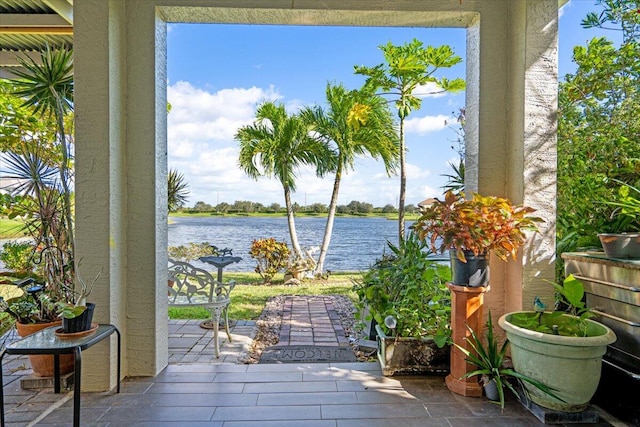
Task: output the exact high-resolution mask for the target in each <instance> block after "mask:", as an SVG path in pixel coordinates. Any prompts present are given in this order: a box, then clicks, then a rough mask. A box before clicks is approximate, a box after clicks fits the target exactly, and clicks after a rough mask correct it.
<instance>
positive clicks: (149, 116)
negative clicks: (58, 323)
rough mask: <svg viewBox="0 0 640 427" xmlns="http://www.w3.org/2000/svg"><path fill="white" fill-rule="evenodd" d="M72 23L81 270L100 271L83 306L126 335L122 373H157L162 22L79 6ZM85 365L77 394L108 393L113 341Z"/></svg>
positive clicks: (162, 236)
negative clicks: (92, 305)
mask: <svg viewBox="0 0 640 427" xmlns="http://www.w3.org/2000/svg"><path fill="white" fill-rule="evenodd" d="M140 3H142V4H143V5H142V6H140V7H135V6H136V5H139V4H140ZM74 16H75V18H74V20H75V34H76V35H75V39H74V53H75V110H76V224H77V233H76V236H77V249H78V255H79V258H81V259H82V262H81V272H82V275H83V277H84V278H85V279H90V278H92V277H93V275H95V273H96V272H97V271H101V274H100V277H99V280H98V282H97V283H96V286H95V288H94V291H93V293H92V294H91V296H90V298H89V300H90V301H93V302H96V303H97V307H96V312H95V316H96V317H95V318H96V320H97V321H99V322H103V323H107V322H108V323H113V324H115V325H116V326H117V327H118V328H119V329H120V331H121V332H122V336H123V351H122V353H123V354H122V357H123V359H122V360H123V372H122V374H123V376H146V375H155V374H156V373H158V372H159V371H160V370H161V369H162V368H164V366H166V363H167V340H168V335H167V306H166V304H167V301H166V293H164V294H163V293H162V292H163V290H164V292H166V284H165V287H164V288H162V287H160V286H158V284H159V283H162V282H163V280H164V282H165V283H166V251H167V234H166V228H167V213H166V209H167V207H166V206H167V202H166V186H165V185H162V184H160V183H163V182H166V91H165V90H164V88H165V83H164V78H165V71H164V70H165V69H166V66H165V62H166V61H165V54H164V41H163V40H164V39H165V36H166V34H165V24H164V22H160V23H159V24H158V26H157V28H156V19H155V8H154V7H153V4H152V2H136V3H135V4H134V5H133V6H132V3H131V2H125V1H120V0H112V1H103V0H76V1H75V2H74ZM156 34H157V37H158V39H159V41H158V40H156ZM156 46H159V51H160V52H161V53H160V54H159V55H158V56H156ZM157 79H160V80H161V81H162V82H161V83H160V84H158V85H156V81H157ZM158 106H160V107H158ZM105 347H107V346H106V345H105ZM83 357H84V355H83ZM86 358H87V362H86V363H83V367H86V373H83V388H86V389H89V390H106V389H110V388H112V387H113V386H114V384H115V383H114V379H115V341H113V342H112V343H111V345H110V346H108V349H103V351H88V352H87V353H86ZM109 364H110V366H111V368H112V369H110V370H106V369H97V367H98V366H101V367H104V366H109Z"/></svg>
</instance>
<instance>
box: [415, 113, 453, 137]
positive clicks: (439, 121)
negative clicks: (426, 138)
mask: <svg viewBox="0 0 640 427" xmlns="http://www.w3.org/2000/svg"><path fill="white" fill-rule="evenodd" d="M452 122H455V117H451V116H447V115H444V114H438V115H437V116H425V117H415V118H411V119H408V120H406V121H405V130H406V132H407V133H417V134H418V135H424V134H427V133H429V132H437V131H441V130H443V129H446V127H447V123H452Z"/></svg>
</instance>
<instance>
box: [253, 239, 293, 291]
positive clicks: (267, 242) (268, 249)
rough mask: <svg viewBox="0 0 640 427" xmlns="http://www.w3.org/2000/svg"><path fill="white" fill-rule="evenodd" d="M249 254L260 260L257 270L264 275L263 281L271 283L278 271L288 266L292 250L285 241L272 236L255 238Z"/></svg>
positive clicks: (261, 275)
mask: <svg viewBox="0 0 640 427" xmlns="http://www.w3.org/2000/svg"><path fill="white" fill-rule="evenodd" d="M249 255H251V258H253V259H255V260H257V261H258V265H257V266H256V268H255V271H256V273H258V274H259V275H260V277H262V280H263V283H270V282H271V279H273V276H275V275H276V273H277V272H279V271H280V270H282V269H284V268H286V267H287V264H288V261H289V256H290V251H289V247H288V246H287V244H286V243H285V242H278V241H276V239H274V238H273V237H270V238H268V239H257V240H255V239H254V240H253V242H252V244H251V250H250V251H249Z"/></svg>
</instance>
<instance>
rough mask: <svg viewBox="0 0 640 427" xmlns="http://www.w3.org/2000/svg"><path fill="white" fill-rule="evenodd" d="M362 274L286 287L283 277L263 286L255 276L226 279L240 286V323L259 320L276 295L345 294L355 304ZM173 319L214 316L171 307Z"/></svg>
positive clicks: (236, 294)
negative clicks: (355, 286) (357, 282)
mask: <svg viewBox="0 0 640 427" xmlns="http://www.w3.org/2000/svg"><path fill="white" fill-rule="evenodd" d="M360 277H361V274H360V273H357V272H352V273H334V274H332V275H331V276H330V277H329V279H328V280H313V279H306V280H304V281H303V282H302V284H300V285H296V286H288V285H283V284H282V275H279V276H276V279H277V280H274V283H273V284H271V285H263V284H261V279H260V277H259V276H258V275H257V274H255V273H225V281H226V280H235V281H236V283H237V284H236V287H235V288H234V289H233V291H232V292H231V304H230V305H229V318H230V319H236V320H253V319H257V318H258V317H259V316H260V313H262V310H263V309H264V306H265V304H266V302H267V300H268V299H269V298H271V297H273V296H276V295H332V294H333V295H345V296H347V297H349V298H351V299H353V300H354V301H355V299H356V294H355V292H354V291H353V283H352V282H351V279H352V278H353V279H357V278H360ZM169 317H170V318H171V319H208V318H210V317H211V314H210V313H209V312H208V311H207V310H205V309H204V308H201V307H170V308H169Z"/></svg>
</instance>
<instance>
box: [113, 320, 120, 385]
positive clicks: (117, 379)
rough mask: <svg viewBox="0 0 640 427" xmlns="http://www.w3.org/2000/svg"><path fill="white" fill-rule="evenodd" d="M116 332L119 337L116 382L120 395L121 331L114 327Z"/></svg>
mask: <svg viewBox="0 0 640 427" xmlns="http://www.w3.org/2000/svg"><path fill="white" fill-rule="evenodd" d="M114 330H115V331H116V335H117V336H118V376H117V378H116V381H117V383H118V388H117V390H118V393H120V331H119V330H118V328H115V327H114Z"/></svg>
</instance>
